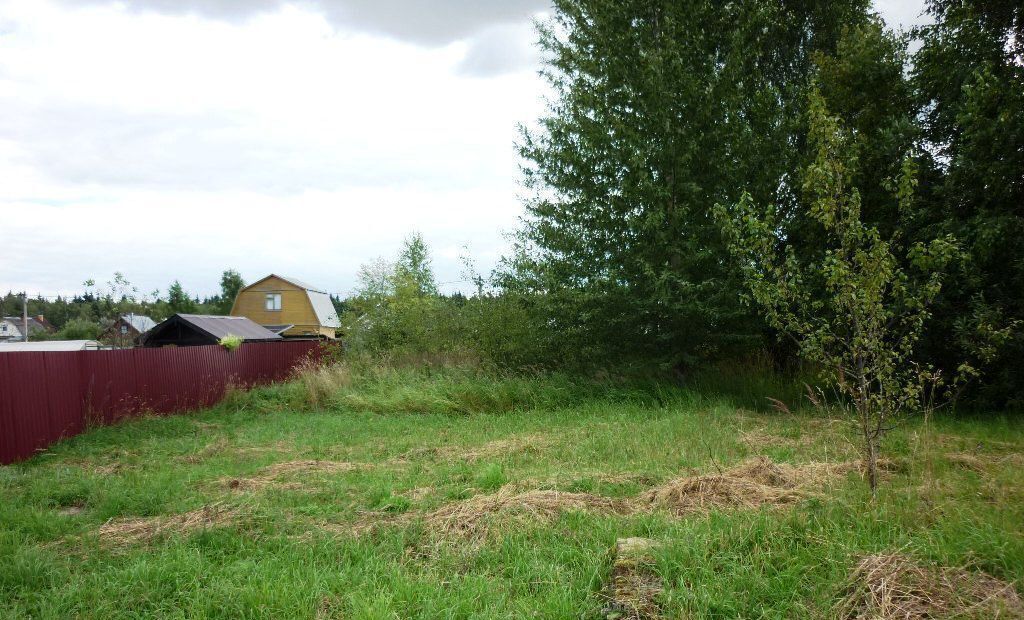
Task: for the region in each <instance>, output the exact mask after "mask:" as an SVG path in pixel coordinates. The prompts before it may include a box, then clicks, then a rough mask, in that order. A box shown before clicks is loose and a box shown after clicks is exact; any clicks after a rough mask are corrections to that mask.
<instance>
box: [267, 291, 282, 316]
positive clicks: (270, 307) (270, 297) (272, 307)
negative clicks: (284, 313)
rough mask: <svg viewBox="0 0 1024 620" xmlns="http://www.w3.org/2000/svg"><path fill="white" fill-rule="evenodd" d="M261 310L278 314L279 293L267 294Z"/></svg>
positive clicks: (279, 307) (279, 309) (279, 306)
mask: <svg viewBox="0 0 1024 620" xmlns="http://www.w3.org/2000/svg"><path fill="white" fill-rule="evenodd" d="M263 309H264V310H266V311H267V312H280V311H281V293H267V295H266V297H264V298H263Z"/></svg>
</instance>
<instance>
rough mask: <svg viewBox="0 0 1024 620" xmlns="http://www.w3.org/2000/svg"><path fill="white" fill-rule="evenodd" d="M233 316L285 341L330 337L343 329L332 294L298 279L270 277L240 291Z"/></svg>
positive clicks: (233, 308) (332, 337)
mask: <svg viewBox="0 0 1024 620" xmlns="http://www.w3.org/2000/svg"><path fill="white" fill-rule="evenodd" d="M231 315H232V316H244V317H246V318H248V319H250V320H252V321H253V322H255V323H258V324H260V325H262V326H263V327H265V328H267V329H269V330H270V331H272V332H274V333H276V334H281V335H282V336H284V337H286V338H296V337H298V338H310V337H313V338H329V339H332V340H333V339H334V338H335V337H336V336H337V329H338V328H339V327H341V321H339V320H338V313H337V312H336V311H335V309H334V303H333V302H332V301H331V297H330V295H328V294H327V293H326V292H324V291H323V290H320V289H318V288H315V287H313V286H311V285H309V284H306V283H304V282H301V281H300V280H296V279H295V278H286V277H284V276H278V275H274V274H271V275H269V276H267V277H265V278H263V279H262V280H258V281H256V282H254V283H252V284H250V285H249V286H247V287H245V288H243V289H242V290H241V291H239V292H238V297H236V298H235V303H234V306H232V308H231Z"/></svg>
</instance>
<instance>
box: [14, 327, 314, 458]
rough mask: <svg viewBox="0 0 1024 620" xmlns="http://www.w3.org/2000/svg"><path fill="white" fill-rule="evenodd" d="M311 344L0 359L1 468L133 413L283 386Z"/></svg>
mask: <svg viewBox="0 0 1024 620" xmlns="http://www.w3.org/2000/svg"><path fill="white" fill-rule="evenodd" d="M318 352H319V344H318V343H316V342H312V341H298V342H261V343H250V344H244V345H242V346H241V347H239V348H238V349H236V350H235V351H231V352H228V351H226V350H225V349H224V348H223V347H219V346H216V345H213V346H206V347H181V348H167V349H125V350H120V351H70V352H65V351H60V352H28V351H22V352H11V353H0V464H7V463H13V462H15V461H18V460H21V459H25V458H28V457H30V456H32V455H33V454H35V453H36V452H37V451H39V450H42V449H43V448H46V447H47V446H49V445H50V444H52V443H53V442H55V441H57V440H59V439H61V438H64V437H71V436H73V435H77V434H78V433H81V432H82V430H83V429H84V428H85V426H86V421H87V420H90V421H92V422H93V423H97V424H110V423H112V422H116V421H117V420H120V419H123V418H126V417H129V416H134V415H138V414H140V413H175V412H180V411H188V410H192V409H200V408H202V407H209V406H211V405H213V404H215V403H216V402H217V401H219V400H220V399H221V398H222V397H223V396H224V391H225V388H226V387H227V385H229V384H231V385H238V386H252V385H260V384H265V383H270V382H273V381H280V380H282V379H285V378H286V377H287V376H288V374H289V373H290V372H291V370H292V369H293V368H294V367H295V365H296V364H297V363H299V362H300V361H301V360H303V359H305V358H307V357H309V356H314V355H317V354H318Z"/></svg>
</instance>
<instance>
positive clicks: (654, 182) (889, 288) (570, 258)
mask: <svg viewBox="0 0 1024 620" xmlns="http://www.w3.org/2000/svg"><path fill="white" fill-rule="evenodd" d="M554 9H555V10H554V12H553V15H552V17H551V18H550V19H549V20H548V21H547V22H546V23H544V24H542V25H541V27H540V41H539V45H540V48H541V50H542V52H543V54H544V58H545V68H544V71H543V75H544V77H545V78H546V79H547V81H548V83H549V84H550V86H551V89H552V91H553V93H554V94H553V96H551V97H550V98H549V103H548V107H547V110H546V113H545V114H544V115H543V116H542V117H541V118H540V119H537V122H536V123H532V124H530V125H528V126H526V127H524V129H523V130H522V138H521V140H520V142H519V151H520V154H521V155H522V158H523V161H524V165H523V181H524V185H525V187H526V189H527V194H528V198H527V203H526V210H527V215H526V217H525V218H524V219H523V222H522V226H521V228H520V229H519V230H518V231H517V232H516V234H515V236H514V237H513V240H514V248H513V251H512V252H511V253H510V255H509V256H507V257H505V259H504V260H503V261H502V263H501V264H500V265H499V267H498V269H496V270H495V272H494V273H492V274H488V275H487V276H486V277H482V276H480V275H479V274H471V275H470V276H468V277H470V278H471V279H472V278H475V280H474V281H476V282H478V283H479V287H478V292H477V294H475V295H472V296H471V297H469V298H441V297H440V296H439V295H437V294H436V292H435V291H434V290H433V288H432V286H431V285H430V284H429V283H426V284H425V283H424V282H423V278H422V270H420V271H417V269H416V268H415V265H416V264H420V265H422V261H418V260H413V259H414V254H415V253H411V252H409V251H410V250H411V249H412V248H411V246H408V245H407V248H406V252H403V256H400V257H398V259H397V260H396V261H392V262H390V263H389V262H386V261H385V262H384V263H378V264H375V265H373V266H370V267H369V268H367V269H366V270H364V274H363V277H362V279H361V282H362V284H361V286H360V288H359V290H358V291H357V292H356V294H355V295H354V297H353V299H352V300H350V302H349V303H347V309H348V313H347V315H346V316H347V319H346V324H347V333H348V334H349V335H350V337H353V338H354V340H353V342H354V343H356V344H357V345H358V346H366V347H369V348H372V349H377V350H399V349H405V350H410V351H420V352H426V351H429V350H456V349H464V350H471V351H473V352H474V354H477V355H481V356H482V357H484V358H486V359H488V360H491V361H493V362H495V363H497V364H500V365H505V366H560V367H566V366H577V367H607V366H610V365H616V366H620V367H622V366H633V367H644V368H657V369H662V370H666V371H671V372H673V373H676V374H680V375H683V376H685V375H686V374H687V373H690V372H693V371H695V370H696V369H700V368H703V367H707V366H708V365H711V364H715V363H718V362H720V361H721V360H728V359H736V358H742V357H743V356H747V355H751V354H752V353H753V352H759V351H766V350H767V351H769V352H770V354H771V357H772V359H773V360H774V362H775V364H776V365H777V366H779V367H787V366H790V365H793V364H795V363H797V362H798V360H804V361H805V362H806V361H807V359H808V356H809V354H810V353H811V352H812V351H810V350H809V349H808V346H809V345H808V342H812V343H815V344H814V346H816V347H817V351H818V353H820V354H821V355H817V356H816V355H810V357H811V358H813V359H814V363H815V364H821V363H824V362H825V361H826V359H828V358H829V356H830V355H831V354H830V353H828V351H829V350H831V349H830V348H831V347H832V346H833V345H834V344H835V343H837V342H846V341H847V340H845V339H846V338H847V337H849V336H850V333H851V332H850V331H849V329H851V328H850V325H849V323H850V320H851V319H850V317H851V313H854V314H856V313H859V312H866V313H867V314H864V315H863V317H864V318H867V317H869V316H870V318H871V321H875V322H876V323H873V324H877V326H878V328H879V329H881V330H882V332H883V333H880V334H876V335H877V336H878V337H877V338H876V339H875V340H874V341H872V344H871V346H872V347H875V348H877V349H879V351H876V353H879V354H878V355H875V356H874V357H873V358H872V359H873V360H875V362H877V363H879V364H882V365H887V366H888V367H891V368H895V367H896V366H900V367H902V368H915V369H918V370H919V375H920V374H930V376H933V377H935V376H939V375H941V376H942V379H941V381H942V382H943V383H944V385H945V386H946V388H947V389H948V390H951V391H953V392H955V396H957V397H965V398H970V399H972V400H973V402H975V403H978V404H980V405H986V406H993V407H1005V406H1008V405H1009V406H1013V405H1017V406H1019V405H1020V404H1024V390H1022V386H1024V375H1022V371H1021V369H1020V365H1019V364H1017V363H1016V361H1015V360H1016V359H1018V358H1019V356H1020V355H1021V354H1022V353H1024V329H1022V320H1024V234H1022V233H1024V35H1022V23H1024V17H1022V11H1024V9H1022V8H1021V5H1020V4H1019V3H1016V2H1008V1H1002V0H962V1H953V0H931V1H930V2H928V4H927V12H928V15H929V17H930V19H931V23H930V24H929V25H927V26H923V27H920V28H916V29H914V30H912V31H911V32H897V31H894V30H893V29H892V28H889V27H888V26H887V25H886V24H885V23H884V22H883V20H882V19H881V18H880V17H879V16H878V15H876V14H874V13H873V12H872V10H871V6H870V3H869V2H867V1H866V0H840V1H838V2H828V3H821V2H782V1H781V0H750V1H745V2H730V3H719V2H702V1H696V0H691V1H673V2H665V1H662V0H556V1H555V2H554ZM911 49H914V50H915V51H913V52H912V51H911ZM828 205H831V206H828ZM843 218H846V219H845V221H846V222H847V224H844V225H843V227H842V228H841V230H840V229H839V228H836V223H837V220H843ZM417 243H418V242H417ZM752 249H756V250H757V252H756V253H751V250H752ZM417 252H418V250H417ZM872 252H873V253H874V254H872ZM871 256H873V257H874V258H873V260H874V262H871V261H870V260H868V258H869V257H871ZM775 258H779V259H780V261H781V262H779V261H775V262H773V260H774V259H775ZM768 259H773V260H768ZM787 261H791V262H787ZM843 261H846V262H845V263H844V262H843ZM787 265H788V266H789V267H793V268H792V269H790V268H787ZM871 269H874V270H875V271H873V272H872V271H871ZM417 273H419V274H420V275H417V276H415V277H414V276H413V275H412V274H417ZM787 278H789V279H787ZM797 278H800V279H801V280H799V281H797V280H796V279H797ZM842 278H847V280H846V281H845V284H850V283H854V284H856V285H857V286H856V287H854V288H856V290H854V289H853V288H851V287H850V286H847V287H846V289H844V290H845V291H846V292H842V291H840V289H841V288H842V287H839V286H838V285H839V284H840V282H839V280H841V279H842ZM765 286H770V287H772V288H773V289H774V293H773V294H768V293H767V292H766V291H767V289H766V288H765ZM841 295H847V297H845V298H842V297H841ZM869 302H870V303H876V302H877V303H878V304H880V305H879V306H877V307H874V308H873V309H872V308H869V307H868V305H866V304H868V303H869ZM858 304H860V305H858ZM840 310H841V311H842V313H840V312H839V311H840ZM812 315H813V316H814V317H816V320H817V319H824V318H827V317H832V318H833V319H835V321H834V322H833V323H832V324H831V327H833V328H835V329H833V330H832V331H831V332H829V333H828V334H826V332H825V331H821V330H820V329H819V328H823V325H822V324H820V323H814V326H812V325H811V322H808V320H809V319H810V318H811V316H812ZM797 316H803V317H804V321H803V322H800V321H795V319H794V317H797ZM883 318H884V320H882V319H883ZM797 327H801V329H795V328H797ZM812 327H813V328H812ZM910 328H912V329H910ZM907 329H910V331H907ZM837 330H838V331H837ZM842 330H847V331H845V332H843V333H841V334H840V333H839V332H840V331H842ZM794 332H795V333H794ZM911 332H912V336H911ZM854 341H856V342H857V344H858V346H859V345H862V344H864V341H863V340H862V339H861V340H858V339H856V338H854V339H853V340H849V341H848V342H850V343H853V342H854ZM812 348H813V347H812ZM889 348H895V349H897V350H899V352H900V353H899V355H898V356H897V357H886V356H884V355H881V352H880V351H881V350H883V349H884V350H888V349H889ZM887 376H889V375H887ZM890 378H891V377H890ZM954 386H955V387H954ZM891 387H892V386H890V388H891ZM904 387H905V386H904ZM890 391H892V390H890Z"/></svg>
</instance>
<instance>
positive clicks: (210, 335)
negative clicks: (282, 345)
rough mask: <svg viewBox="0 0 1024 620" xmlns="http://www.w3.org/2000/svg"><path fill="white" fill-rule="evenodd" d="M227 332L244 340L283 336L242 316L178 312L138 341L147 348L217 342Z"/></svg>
mask: <svg viewBox="0 0 1024 620" xmlns="http://www.w3.org/2000/svg"><path fill="white" fill-rule="evenodd" d="M225 336H238V337H239V338H241V339H242V341H243V342H271V341H275V340H281V336H278V335H277V334H275V333H274V332H272V331H270V330H268V329H266V328H263V327H261V326H259V325H257V324H256V323H253V322H252V321H250V320H249V319H247V318H245V317H242V316H209V315H205V314H175V315H174V316H172V317H171V318H169V319H167V320H166V321H164V322H163V323H160V324H158V325H156V326H155V327H153V328H152V329H150V330H149V331H147V332H145V333H143V334H142V336H141V337H140V338H139V344H140V345H142V346H143V347H147V348H155V347H170V346H174V347H195V346H201V345H206V344H217V343H218V342H220V339H221V338H224V337H225Z"/></svg>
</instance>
